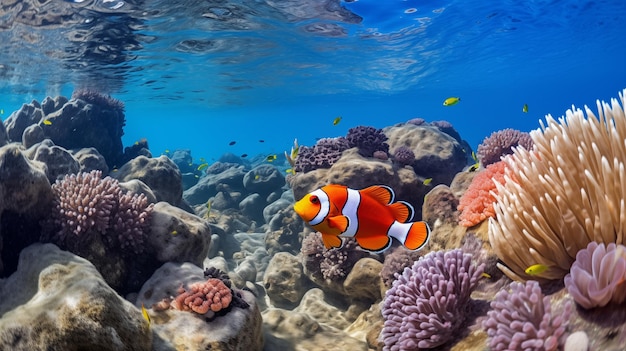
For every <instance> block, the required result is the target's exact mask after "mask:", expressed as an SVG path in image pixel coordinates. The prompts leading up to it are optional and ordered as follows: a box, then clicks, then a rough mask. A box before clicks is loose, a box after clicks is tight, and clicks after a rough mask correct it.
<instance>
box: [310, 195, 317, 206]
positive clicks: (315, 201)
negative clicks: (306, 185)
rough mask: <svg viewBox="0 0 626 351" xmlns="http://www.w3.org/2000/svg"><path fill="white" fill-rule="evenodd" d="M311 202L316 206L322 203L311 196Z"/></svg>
mask: <svg viewBox="0 0 626 351" xmlns="http://www.w3.org/2000/svg"><path fill="white" fill-rule="evenodd" d="M309 201H311V203H312V204H315V205H317V204H319V203H320V199H319V198H318V197H317V196H315V195H311V197H309Z"/></svg>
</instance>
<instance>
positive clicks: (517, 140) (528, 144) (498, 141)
mask: <svg viewBox="0 0 626 351" xmlns="http://www.w3.org/2000/svg"><path fill="white" fill-rule="evenodd" d="M533 144H534V143H533V140H532V139H531V137H530V134H528V133H526V132H520V131H519V130H515V129H511V128H507V129H503V130H500V131H497V132H493V133H491V135H490V136H488V137H487V138H485V140H483V142H482V143H481V144H480V145H478V151H477V152H476V156H477V157H478V160H480V162H481V163H482V164H483V167H484V166H487V165H490V164H492V163H495V162H498V161H500V157H502V156H504V155H509V154H512V153H513V148H514V147H516V146H522V147H524V148H525V149H527V150H530V149H531V148H532V147H533Z"/></svg>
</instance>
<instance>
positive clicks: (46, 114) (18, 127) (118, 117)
mask: <svg viewBox="0 0 626 351" xmlns="http://www.w3.org/2000/svg"><path fill="white" fill-rule="evenodd" d="M124 118H125V117H124V112H123V110H122V109H119V108H114V107H111V106H105V105H101V104H98V105H96V104H90V103H88V102H86V101H83V100H80V99H71V100H69V101H68V100H67V98H65V97H63V96H58V97H56V98H54V99H52V98H50V97H47V98H45V99H44V100H43V101H42V103H41V105H40V104H39V103H38V102H37V101H33V102H31V103H30V104H24V105H22V107H21V108H20V109H19V110H18V111H16V112H14V113H12V114H11V116H9V118H7V120H6V121H5V126H6V128H7V133H8V135H9V138H10V139H11V140H12V141H22V135H23V134H24V131H25V130H26V128H28V127H29V126H30V125H33V124H38V125H39V126H40V127H41V128H42V130H43V133H44V136H45V138H48V139H51V140H52V141H53V142H54V144H55V145H58V146H61V147H63V148H65V149H68V150H70V149H79V148H84V147H94V148H96V149H97V150H98V152H100V154H102V156H104V158H105V159H106V160H107V164H108V166H109V167H113V166H114V165H115V164H116V163H117V162H118V160H119V159H120V158H121V157H122V135H123V134H124V133H123V130H122V127H123V126H124ZM44 120H48V121H50V122H51V123H50V124H46V123H44Z"/></svg>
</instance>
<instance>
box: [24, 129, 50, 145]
mask: <svg viewBox="0 0 626 351" xmlns="http://www.w3.org/2000/svg"><path fill="white" fill-rule="evenodd" d="M45 138H46V136H45V135H44V133H43V129H42V128H41V126H40V125H39V124H31V125H29V126H28V127H26V129H24V133H23V134H22V144H23V145H24V147H25V148H29V147H31V146H33V145H35V144H37V143H40V142H42V141H44V139H45Z"/></svg>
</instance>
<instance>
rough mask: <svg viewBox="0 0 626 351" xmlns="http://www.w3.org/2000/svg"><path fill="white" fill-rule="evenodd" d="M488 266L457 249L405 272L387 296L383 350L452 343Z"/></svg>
mask: <svg viewBox="0 0 626 351" xmlns="http://www.w3.org/2000/svg"><path fill="white" fill-rule="evenodd" d="M483 267H484V266H483V265H479V266H475V265H474V264H472V255H470V254H464V253H463V251H461V250H460V249H456V250H451V251H436V252H431V253H429V254H427V255H425V256H423V257H422V258H420V259H419V260H418V261H416V262H415V263H414V264H413V266H412V267H407V268H405V269H404V272H403V273H402V274H401V275H398V276H397V279H396V280H395V281H394V282H393V284H392V286H391V289H389V290H388V291H387V293H386V294H385V300H384V302H383V308H382V314H383V319H384V324H383V330H382V333H381V340H382V341H383V343H384V347H383V350H385V351H399V350H416V349H418V348H433V347H436V346H439V345H442V344H444V343H446V342H447V341H449V340H450V339H452V338H453V335H454V333H455V332H456V331H457V330H458V329H459V327H460V326H461V325H462V323H463V322H464V320H465V315H464V314H465V310H466V308H467V306H468V302H469V299H470V293H471V291H472V290H473V289H474V287H475V286H476V284H477V283H478V280H479V279H480V276H481V274H482V272H483Z"/></svg>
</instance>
